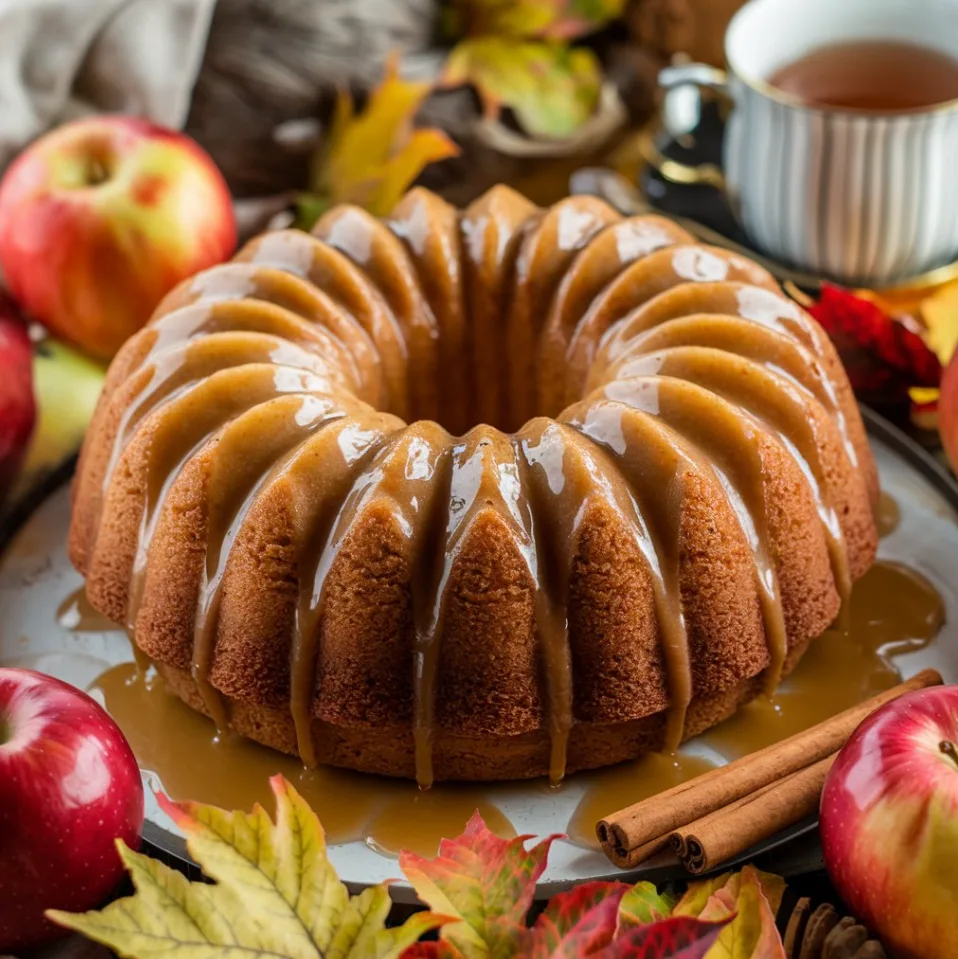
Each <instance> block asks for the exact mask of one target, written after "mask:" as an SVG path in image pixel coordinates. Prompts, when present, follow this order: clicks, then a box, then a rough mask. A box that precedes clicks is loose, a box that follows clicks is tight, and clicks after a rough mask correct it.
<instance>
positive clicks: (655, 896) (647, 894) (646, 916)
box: [619, 882, 676, 929]
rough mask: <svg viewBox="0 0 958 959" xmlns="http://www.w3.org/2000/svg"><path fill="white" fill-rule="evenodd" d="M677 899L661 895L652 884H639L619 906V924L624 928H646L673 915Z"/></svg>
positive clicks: (626, 895) (664, 894) (627, 894)
mask: <svg viewBox="0 0 958 959" xmlns="http://www.w3.org/2000/svg"><path fill="white" fill-rule="evenodd" d="M675 904H676V899H675V898H674V897H673V896H670V895H668V894H666V893H660V892H659V891H658V890H657V889H656V888H655V886H654V885H653V884H652V883H651V882H637V883H636V884H635V885H634V886H633V887H632V888H631V889H630V890H629V891H628V892H627V893H626V894H625V896H624V898H623V899H622V903H621V905H620V906H619V922H620V924H621V925H622V927H623V928H626V929H629V928H631V927H632V926H645V925H648V924H649V923H652V922H657V921H658V920H660V919H666V918H668V917H669V916H671V915H672V910H673V909H674V908H675Z"/></svg>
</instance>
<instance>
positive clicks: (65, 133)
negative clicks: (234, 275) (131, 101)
mask: <svg viewBox="0 0 958 959" xmlns="http://www.w3.org/2000/svg"><path fill="white" fill-rule="evenodd" d="M235 247H236V220H235V216H234V213H233V206H232V200H231V197H230V192H229V189H228V187H227V185H226V182H225V181H224V180H223V177H222V175H221V174H220V172H219V170H218V169H217V168H216V165H215V164H214V163H213V161H212V159H211V158H210V157H209V156H208V155H207V154H206V153H205V152H204V151H203V150H202V149H201V148H200V147H199V146H198V145H197V144H196V143H195V142H194V141H193V140H191V139H190V138H189V137H187V136H185V135H183V134H179V133H176V132H174V131H171V130H167V129H165V128H163V127H159V126H156V125H155V124H152V123H149V122H148V121H146V120H142V119H139V118H137V117H122V116H100V117H93V118H90V119H86V120H79V121H76V122H74V123H68V124H65V125H64V126H62V127H59V128H57V129H56V130H53V131H52V132H50V133H48V134H46V135H45V136H43V137H41V138H40V139H39V140H37V141H36V142H35V143H34V144H32V145H31V146H30V147H28V148H27V149H26V150H24V152H23V153H21V154H20V156H18V157H17V159H16V160H15V161H14V162H13V163H12V164H11V165H10V167H9V169H8V170H7V172H6V174H5V175H4V178H3V181H2V183H0V267H2V269H3V274H4V277H5V280H6V283H7V285H8V287H9V288H10V291H11V292H12V293H13V295H14V296H15V297H16V299H17V301H18V302H19V303H20V304H21V305H22V306H23V308H24V309H25V310H26V312H27V313H28V314H29V315H30V316H31V317H32V318H33V319H35V320H38V321H39V322H41V323H42V324H43V325H44V326H46V327H47V328H48V329H49V330H50V331H51V332H53V333H55V334H57V335H58V336H61V337H63V338H64V339H66V340H69V341H70V342H72V343H74V344H76V345H77V346H79V347H80V348H81V349H83V350H85V351H86V352H88V353H90V354H91V355H92V356H95V357H98V358H100V359H109V358H110V357H111V356H113V355H114V354H115V353H116V351H117V350H118V349H119V348H120V346H121V345H122V344H123V342H124V341H125V340H126V339H128V338H129V337H130V336H132V335H133V334H134V333H135V332H136V331H137V330H139V329H140V328H141V327H142V326H143V325H144V324H145V323H146V321H147V320H148V319H149V318H150V315H151V313H152V312H153V309H154V308H155V307H156V305H157V304H158V303H159V302H160V300H161V299H162V298H163V296H164V295H165V294H166V293H168V292H169V291H170V290H171V289H172V288H173V287H174V286H176V284H177V283H179V282H180V281H181V280H183V279H185V278H187V277H189V276H192V275H193V274H194V273H196V272H198V271H200V270H203V269H205V268H207V267H209V266H213V265H214V264H216V263H221V262H222V261H223V260H225V259H227V258H228V257H229V256H230V255H232V253H233V251H234V249H235Z"/></svg>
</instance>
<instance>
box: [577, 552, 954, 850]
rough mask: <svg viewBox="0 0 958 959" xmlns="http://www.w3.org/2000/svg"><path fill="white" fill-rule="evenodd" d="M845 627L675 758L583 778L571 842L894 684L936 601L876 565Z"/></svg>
mask: <svg viewBox="0 0 958 959" xmlns="http://www.w3.org/2000/svg"><path fill="white" fill-rule="evenodd" d="M849 607H850V609H849V613H850V615H849V617H848V628H847V629H832V630H829V631H828V632H826V633H825V634H824V635H823V636H821V637H820V638H818V639H816V640H814V641H813V642H812V644H811V646H810V648H809V651H808V653H807V654H806V655H805V656H804V657H803V658H802V661H801V662H800V663H799V664H798V666H797V667H796V669H795V671H794V672H793V673H792V674H791V675H790V676H789V677H788V678H787V679H786V680H785V682H784V683H783V684H782V685H781V686H780V688H779V690H778V691H777V693H776V694H775V695H774V696H773V697H771V698H770V699H769V698H765V697H758V698H756V699H755V700H754V701H752V702H751V703H748V704H747V705H745V706H743V707H742V709H740V710H739V711H738V712H737V713H736V714H735V715H734V716H733V717H732V718H731V719H727V720H726V721H725V722H723V723H720V724H719V725H717V726H715V727H714V728H713V729H710V730H709V731H708V732H706V733H704V734H703V735H702V736H700V737H698V738H697V739H695V740H693V741H692V742H691V743H688V744H686V745H683V747H682V748H681V750H680V751H679V752H678V753H676V754H671V755H668V754H653V755H650V756H644V757H642V758H641V759H639V760H636V761H635V762H632V763H624V764H621V765H619V766H615V767H613V768H611V769H604V770H600V771H598V772H594V773H588V774H585V776H584V777H583V778H582V782H583V785H584V793H583V797H582V799H581V801H580V802H579V805H578V807H577V808H576V811H575V813H574V815H573V817H572V820H571V822H570V823H569V827H568V832H569V835H570V838H572V839H573V840H574V841H575V842H577V843H580V844H582V845H586V846H595V844H596V841H595V824H596V822H598V821H599V820H600V819H603V818H605V817H606V816H608V815H609V813H612V812H615V811H616V810H618V809H624V808H625V807H626V806H629V805H631V804H632V803H635V802H639V801H640V800H642V799H645V798H647V797H649V796H656V795H658V794H659V793H661V792H664V791H665V790H667V789H670V788H671V787H672V786H677V785H679V784H680V783H683V782H685V781H686V780H689V779H692V778H694V777H695V776H698V775H700V774H701V773H703V772H707V771H708V770H709V769H711V768H714V767H715V766H716V765H720V764H722V763H724V762H730V761H732V760H734V759H738V758H739V757H741V756H746V755H748V754H749V753H752V752H755V751H757V750H759V749H762V748H764V747H765V746H770V745H772V744H773V743H776V742H779V741H780V740H782V739H785V738H787V737H788V736H792V735H794V734H795V733H799V732H802V731H804V730H806V729H809V728H811V727H812V726H814V725H816V724H817V723H821V722H824V721H825V720H827V719H829V718H830V717H831V716H834V715H835V714H836V713H838V712H841V711H842V710H843V709H847V708H848V707H850V706H854V705H856V704H858V703H860V702H863V701H864V700H866V699H869V698H870V697H872V696H875V695H877V694H878V693H881V692H884V691H885V690H886V689H890V688H891V687H892V686H894V685H895V684H896V683H899V682H900V681H901V673H900V672H899V670H898V667H897V665H896V659H897V658H898V657H901V656H905V655H908V654H912V653H917V652H919V651H920V650H923V649H925V648H926V647H927V646H929V645H930V644H931V643H933V642H934V640H935V637H936V636H937V635H938V634H939V632H940V631H941V628H942V625H943V623H944V616H945V610H944V603H943V601H942V597H941V596H940V595H939V594H938V592H937V590H936V589H935V588H934V586H933V585H932V584H931V583H930V582H928V580H927V579H925V577H924V576H922V575H921V574H920V573H918V572H917V571H915V570H913V569H910V568H909V567H907V566H904V565H903V564H901V563H897V562H892V561H879V562H877V563H875V565H874V566H873V567H872V568H871V569H870V570H869V571H868V572H867V573H865V575H864V576H863V577H862V578H861V579H860V580H859V581H858V582H857V583H855V586H854V589H853V590H852V597H851V602H850V604H849Z"/></svg>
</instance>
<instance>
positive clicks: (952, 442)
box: [938, 353, 958, 472]
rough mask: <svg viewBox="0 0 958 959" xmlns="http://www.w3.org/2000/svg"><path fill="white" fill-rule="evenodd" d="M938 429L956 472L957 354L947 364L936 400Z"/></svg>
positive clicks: (957, 454)
mask: <svg viewBox="0 0 958 959" xmlns="http://www.w3.org/2000/svg"><path fill="white" fill-rule="evenodd" d="M938 429H939V430H940V431H941V441H942V443H944V444H945V452H946V453H947V454H948V458H949V459H950V460H951V467H952V469H954V470H955V471H956V472H958V353H956V354H955V355H954V356H953V357H952V360H951V363H949V364H948V368H947V369H946V370H945V374H944V376H943V377H942V380H941V396H940V397H939V400H938Z"/></svg>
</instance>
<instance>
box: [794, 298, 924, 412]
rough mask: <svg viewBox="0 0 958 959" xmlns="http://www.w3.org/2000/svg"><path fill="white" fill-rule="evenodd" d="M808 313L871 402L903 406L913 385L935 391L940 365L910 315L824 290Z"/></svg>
mask: <svg viewBox="0 0 958 959" xmlns="http://www.w3.org/2000/svg"><path fill="white" fill-rule="evenodd" d="M808 311H809V312H810V313H811V314H812V316H814V317H815V319H816V320H818V322H819V323H820V324H821V325H822V326H823V327H824V329H825V332H826V333H828V335H829V337H831V339H832V342H833V343H834V344H835V347H836V349H837V350H838V354H839V356H840V357H841V359H842V362H843V363H844V364H845V368H846V370H847V371H848V377H849V380H850V381H851V384H852V387H853V389H854V390H855V392H856V393H858V394H859V395H861V396H862V397H864V398H866V399H870V400H872V401H873V402H882V403H886V404H890V403H894V402H897V401H902V400H904V399H905V398H906V397H907V394H908V390H909V388H911V387H915V386H924V387H937V386H938V383H939V381H940V378H941V361H940V360H939V358H938V357H937V356H936V355H935V354H934V353H933V352H932V350H931V349H930V348H929V346H928V344H927V343H926V342H925V340H924V339H923V338H922V332H923V331H922V329H921V327H920V326H919V324H918V323H917V322H916V321H915V320H914V319H913V318H912V317H909V316H907V315H906V316H897V317H892V316H889V315H888V314H887V313H886V312H885V311H884V310H883V309H882V308H881V307H880V306H879V305H878V304H877V303H875V302H873V301H872V300H870V299H866V298H864V297H862V296H856V295H855V294H853V293H849V292H847V291H845V290H841V289H838V288H837V287H833V286H827V285H826V286H824V287H823V288H822V293H821V297H820V299H819V301H818V303H814V304H812V305H811V306H809V308H808Z"/></svg>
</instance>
